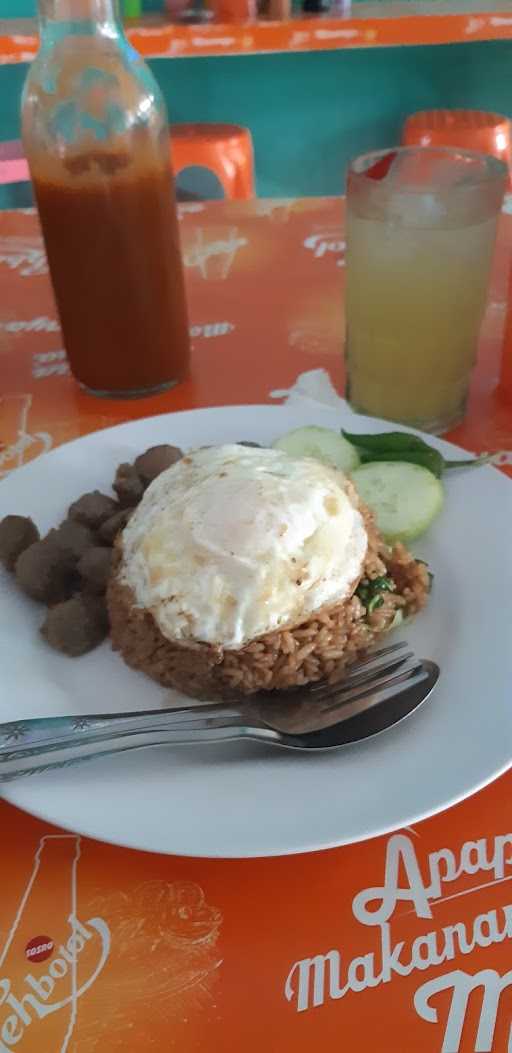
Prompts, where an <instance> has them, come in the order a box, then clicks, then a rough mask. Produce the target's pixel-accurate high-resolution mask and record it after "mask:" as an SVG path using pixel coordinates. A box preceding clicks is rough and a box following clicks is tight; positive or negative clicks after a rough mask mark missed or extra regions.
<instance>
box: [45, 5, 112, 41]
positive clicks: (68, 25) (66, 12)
mask: <svg viewBox="0 0 512 1053" xmlns="http://www.w3.org/2000/svg"><path fill="white" fill-rule="evenodd" d="M38 9H39V30H40V34H41V41H42V42H43V43H45V42H46V41H48V40H51V41H55V40H56V39H58V38H60V37H63V36H67V35H71V34H74V35H91V34H99V35H105V36H118V35H120V34H122V32H123V30H122V25H121V22H120V19H119V12H118V5H117V0H39V4H38Z"/></svg>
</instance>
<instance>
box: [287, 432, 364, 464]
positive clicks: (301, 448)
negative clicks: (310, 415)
mask: <svg viewBox="0 0 512 1053" xmlns="http://www.w3.org/2000/svg"><path fill="white" fill-rule="evenodd" d="M272 445H273V447H274V449H275V450H284V452H285V453H289V454H290V457H313V458H314V459H315V460H316V461H321V462H322V464H327V465H329V467H330V468H339V469H340V470H341V471H342V472H347V473H348V472H353V470H354V468H357V467H358V465H359V464H360V463H361V461H360V457H359V454H358V452H357V450H356V448H355V446H352V443H350V442H348V441H347V439H344V438H343V435H340V434H339V433H338V432H337V431H332V430H331V429H330V428H317V427H315V425H310V426H309V427H307V428H296V429H295V430H294V431H289V432H287V433H286V435H282V436H281V438H280V439H276V441H275V442H274V443H273V444H272Z"/></svg>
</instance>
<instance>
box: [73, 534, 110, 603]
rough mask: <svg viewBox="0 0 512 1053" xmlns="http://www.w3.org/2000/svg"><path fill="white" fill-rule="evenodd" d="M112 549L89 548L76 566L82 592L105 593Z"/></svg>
mask: <svg viewBox="0 0 512 1053" xmlns="http://www.w3.org/2000/svg"><path fill="white" fill-rule="evenodd" d="M111 562H112V549H110V548H102V547H100V546H95V547H94V548H89V549H88V550H87V552H85V553H84V555H83V556H82V558H81V560H80V562H79V564H78V573H79V575H80V578H81V581H82V588H83V590H84V592H90V593H94V594H97V595H101V594H102V593H104V592H105V591H106V588H107V584H108V579H109V577H110V564H111Z"/></svg>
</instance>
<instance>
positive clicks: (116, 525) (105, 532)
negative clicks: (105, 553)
mask: <svg viewBox="0 0 512 1053" xmlns="http://www.w3.org/2000/svg"><path fill="white" fill-rule="evenodd" d="M132 512H133V508H122V509H121V511H120V512H116V514H115V516H111V517H110V519H107V520H106V521H105V522H104V523H102V524H101V526H100V529H99V531H98V534H99V537H100V540H101V541H103V542H104V544H105V545H113V544H114V541H115V539H116V537H117V535H118V533H119V531H120V530H122V529H123V527H125V526H126V524H127V522H128V520H129V518H130V516H131V514H132Z"/></svg>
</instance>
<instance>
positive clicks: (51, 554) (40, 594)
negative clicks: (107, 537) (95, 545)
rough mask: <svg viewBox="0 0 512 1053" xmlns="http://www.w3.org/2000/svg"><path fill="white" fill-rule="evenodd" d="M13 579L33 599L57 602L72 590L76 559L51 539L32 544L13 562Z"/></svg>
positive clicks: (75, 576)
mask: <svg viewBox="0 0 512 1053" xmlns="http://www.w3.org/2000/svg"><path fill="white" fill-rule="evenodd" d="M16 580H17V582H18V585H19V586H20V588H21V589H23V592H25V593H26V594H27V596H30V597H31V598H32V599H33V600H38V601H39V602H40V603H48V604H51V603H58V602H59V601H60V600H65V599H68V597H69V596H71V595H72V593H73V592H74V590H75V588H76V585H77V581H78V577H77V574H76V558H75V557H74V556H72V555H71V553H70V552H67V551H66V550H65V549H62V548H60V547H59V545H57V544H56V543H55V542H54V541H52V540H51V539H48V540H44V541H35V542H34V544H33V545H30V546H29V548H26V549H25V551H24V552H22V553H21V556H19V558H18V560H17V562H16Z"/></svg>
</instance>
